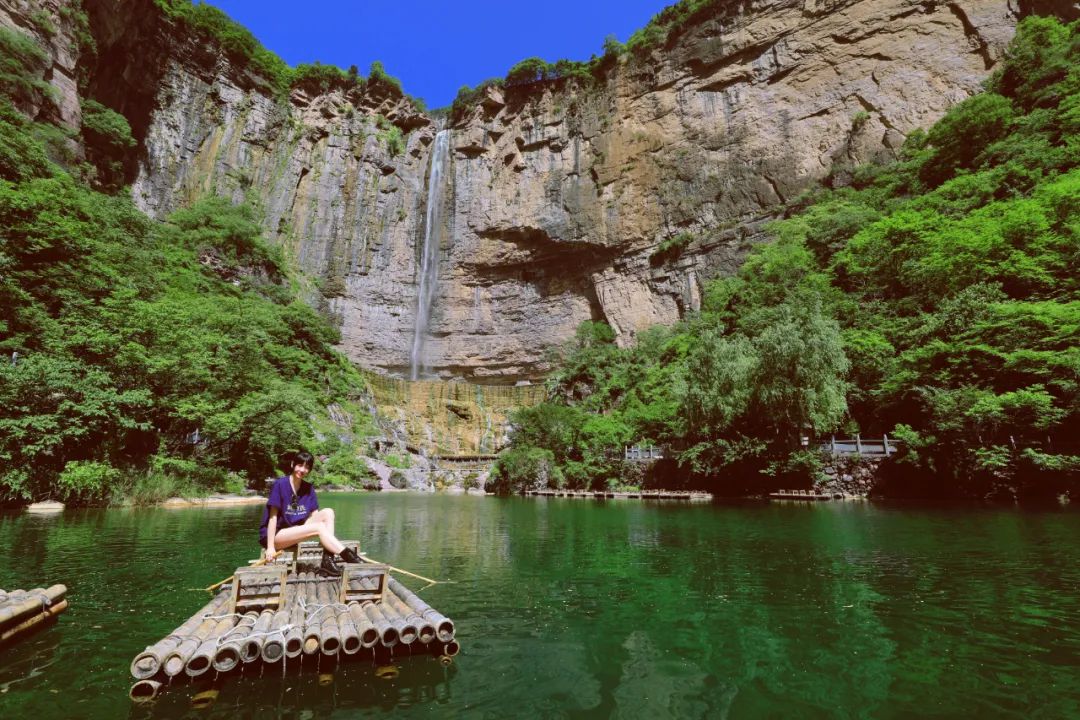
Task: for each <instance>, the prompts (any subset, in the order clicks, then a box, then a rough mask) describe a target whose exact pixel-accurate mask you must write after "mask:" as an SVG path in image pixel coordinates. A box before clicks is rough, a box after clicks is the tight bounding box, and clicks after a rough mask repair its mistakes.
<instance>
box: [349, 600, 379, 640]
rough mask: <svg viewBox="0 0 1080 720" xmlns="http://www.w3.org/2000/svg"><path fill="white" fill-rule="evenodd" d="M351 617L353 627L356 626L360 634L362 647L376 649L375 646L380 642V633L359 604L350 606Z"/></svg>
mask: <svg viewBox="0 0 1080 720" xmlns="http://www.w3.org/2000/svg"><path fill="white" fill-rule="evenodd" d="M349 617H351V618H352V621H353V625H355V626H356V630H357V632H359V633H360V647H362V648H373V647H375V644H376V643H378V642H379V631H378V630H376V629H375V626H374V625H372V624H371V618H369V617H368V616H367V613H365V612H364V609H363V608H362V607H360V604H359V603H351V604H350V605H349Z"/></svg>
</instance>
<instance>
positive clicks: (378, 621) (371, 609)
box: [363, 602, 398, 648]
mask: <svg viewBox="0 0 1080 720" xmlns="http://www.w3.org/2000/svg"><path fill="white" fill-rule="evenodd" d="M363 608H364V614H365V615H367V616H368V619H369V620H371V624H372V625H374V626H375V631H376V632H378V633H379V640H380V641H381V642H382V644H383V647H388V648H389V647H394V646H395V645H397V644H398V631H397V628H395V627H394V626H393V625H391V624H390V621H389V620H388V619H387V618H386V617H385V616H384V615H383V614H382V612H380V611H379V608H377V607H375V603H372V602H366V603H364V605H363Z"/></svg>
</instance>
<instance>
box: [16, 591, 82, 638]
mask: <svg viewBox="0 0 1080 720" xmlns="http://www.w3.org/2000/svg"><path fill="white" fill-rule="evenodd" d="M66 594H67V588H66V587H64V586H63V585H53V586H51V587H49V588H45V589H42V588H34V589H33V590H11V591H9V592H3V597H2V598H0V643H7V642H8V641H11V640H14V639H15V638H16V636H18V635H21V634H22V633H25V632H28V631H30V630H33V629H34V628H36V627H39V626H40V625H41V624H42V623H46V622H49V621H51V620H53V619H54V618H56V617H57V616H58V615H59V614H60V613H62V612H64V610H66V609H67V606H68V604H67V600H65V599H64V596H65V595H66Z"/></svg>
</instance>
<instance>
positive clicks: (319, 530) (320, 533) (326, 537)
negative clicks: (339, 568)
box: [274, 518, 345, 555]
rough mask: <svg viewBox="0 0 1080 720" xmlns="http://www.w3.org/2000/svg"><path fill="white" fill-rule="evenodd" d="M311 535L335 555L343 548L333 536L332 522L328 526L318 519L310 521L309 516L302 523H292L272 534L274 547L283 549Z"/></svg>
mask: <svg viewBox="0 0 1080 720" xmlns="http://www.w3.org/2000/svg"><path fill="white" fill-rule="evenodd" d="M311 537H317V538H319V544H321V545H322V546H323V547H324V548H326V549H327V550H328V551H329V552H332V553H334V554H335V555H336V554H337V553H340V552H341V551H342V550H344V549H345V546H344V545H342V544H341V541H340V540H338V539H337V538H336V537H334V534H333V525H332V524H331V525H330V526H329V527H328V526H327V524H326V523H325V522H323V521H320V520H316V521H312V520H311V518H308V521H307V522H306V523H304V524H303V525H294V526H293V527H288V528H285V529H284V530H278V533H277V535H275V536H274V549H276V550H284V549H285V548H287V547H292V546H293V545H295V544H296V543H298V542H300V541H301V540H307V539H308V538H311Z"/></svg>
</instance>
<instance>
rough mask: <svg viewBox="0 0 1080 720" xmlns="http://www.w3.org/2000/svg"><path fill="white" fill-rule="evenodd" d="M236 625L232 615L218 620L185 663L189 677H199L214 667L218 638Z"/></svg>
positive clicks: (185, 671)
mask: <svg viewBox="0 0 1080 720" xmlns="http://www.w3.org/2000/svg"><path fill="white" fill-rule="evenodd" d="M234 625H236V618H235V617H232V616H230V617H223V618H221V619H220V620H218V621H217V624H216V625H214V627H213V628H212V629H211V630H210V632H209V633H208V634H207V636H206V639H205V640H203V641H202V642H201V643H199V647H198V648H196V649H195V652H193V653H192V654H191V657H189V658H188V659H187V662H185V663H184V673H186V674H187V676H188V677H193V678H194V677H199V676H200V675H202V674H203V673H205V672H206V671H207V670H209V669H210V668H211V667H213V664H214V659H215V657H214V651H215V650H217V647H218V639H219V638H221V636H222V635H224V634H225V633H227V632H229V630H231V629H232V628H233V626H234Z"/></svg>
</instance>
